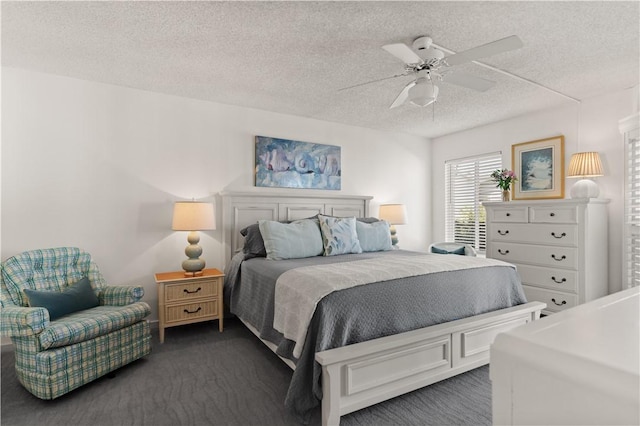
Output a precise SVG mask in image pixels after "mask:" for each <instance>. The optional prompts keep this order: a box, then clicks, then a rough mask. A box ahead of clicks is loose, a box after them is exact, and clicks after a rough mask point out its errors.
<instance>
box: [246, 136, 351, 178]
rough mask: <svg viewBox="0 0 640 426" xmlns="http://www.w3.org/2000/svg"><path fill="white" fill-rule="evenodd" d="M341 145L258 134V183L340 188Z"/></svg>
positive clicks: (256, 169) (256, 174)
mask: <svg viewBox="0 0 640 426" xmlns="http://www.w3.org/2000/svg"><path fill="white" fill-rule="evenodd" d="M340 151H341V150H340V147H339V146H335V145H321V144H317V143H310V142H301V141H296V140H289V139H278V138H271V137H266V136H256V157H255V160H256V164H255V176H256V186H263V187H276V188H311V189H332V190H340V187H341V185H342V164H341V158H340Z"/></svg>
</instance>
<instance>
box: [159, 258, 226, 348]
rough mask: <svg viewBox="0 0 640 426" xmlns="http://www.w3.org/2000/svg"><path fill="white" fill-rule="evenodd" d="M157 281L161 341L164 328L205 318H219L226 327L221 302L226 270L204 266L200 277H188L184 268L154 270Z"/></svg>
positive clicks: (221, 324) (219, 326) (208, 319)
mask: <svg viewBox="0 0 640 426" xmlns="http://www.w3.org/2000/svg"><path fill="white" fill-rule="evenodd" d="M155 277H156V283H157V284H158V318H159V328H160V343H164V329H165V328H168V327H175V326H178V325H185V324H193V323H196V322H202V321H211V320H218V328H219V330H220V332H222V329H223V315H224V309H223V305H222V295H223V283H224V274H223V273H222V272H220V271H219V270H217V269H205V270H203V271H202V275H200V276H197V277H185V276H184V271H178V272H162V273H158V274H155Z"/></svg>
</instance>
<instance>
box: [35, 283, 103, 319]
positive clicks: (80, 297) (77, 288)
mask: <svg viewBox="0 0 640 426" xmlns="http://www.w3.org/2000/svg"><path fill="white" fill-rule="evenodd" d="M24 293H25V294H26V295H27V298H28V299H29V306H31V307H37V308H46V309H47V310H48V311H49V318H50V319H51V320H52V321H53V320H55V319H57V318H60V317H61V316H64V315H67V314H70V313H73V312H78V311H83V310H85V309H89V308H94V307H96V306H98V304H99V301H98V296H96V293H95V292H94V291H93V288H91V283H90V282H89V279H88V278H87V277H84V278H82V279H81V280H80V281H78V282H76V283H73V284H71V285H70V286H69V287H67V288H66V289H64V291H61V292H59V291H40V290H31V289H28V288H26V289H25V290H24Z"/></svg>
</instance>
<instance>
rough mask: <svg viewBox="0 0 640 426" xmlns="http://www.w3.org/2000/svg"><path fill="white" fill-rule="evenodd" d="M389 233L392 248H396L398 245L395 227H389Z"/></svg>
mask: <svg viewBox="0 0 640 426" xmlns="http://www.w3.org/2000/svg"><path fill="white" fill-rule="evenodd" d="M389 232H390V233H391V245H392V246H397V245H398V232H397V231H396V226H395V225H390V226H389Z"/></svg>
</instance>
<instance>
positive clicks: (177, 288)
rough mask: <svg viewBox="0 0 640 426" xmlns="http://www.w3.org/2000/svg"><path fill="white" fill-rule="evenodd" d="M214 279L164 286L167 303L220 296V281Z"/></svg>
mask: <svg viewBox="0 0 640 426" xmlns="http://www.w3.org/2000/svg"><path fill="white" fill-rule="evenodd" d="M219 279H220V278H213V279H208V280H199V281H193V282H184V283H178V284H166V285H165V286H164V291H165V293H164V294H165V302H166V303H170V302H179V301H181V300H189V299H199V298H202V297H216V296H217V295H218V280H219Z"/></svg>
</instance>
